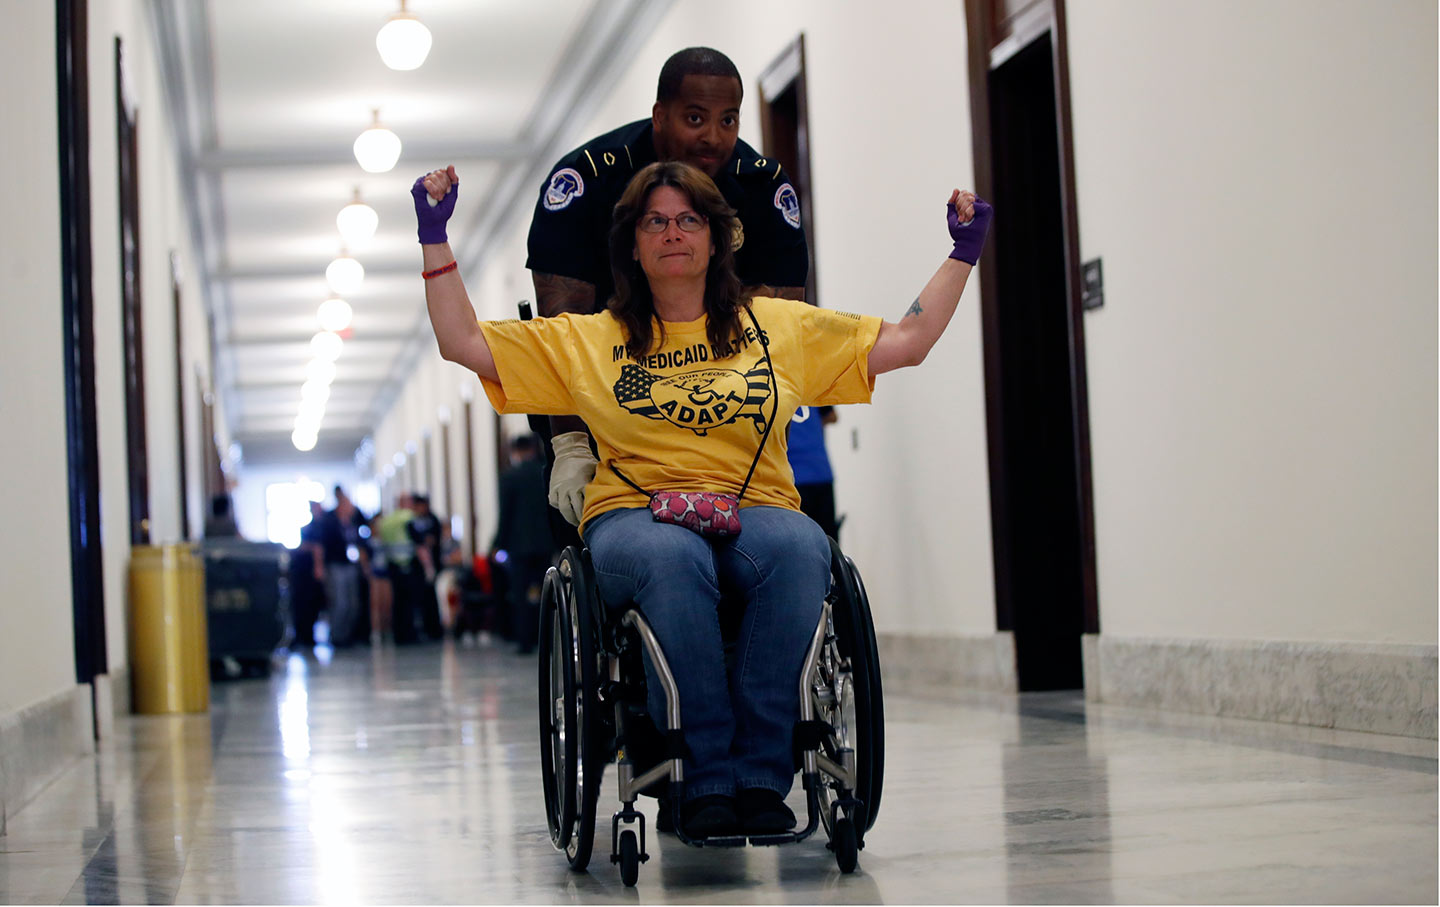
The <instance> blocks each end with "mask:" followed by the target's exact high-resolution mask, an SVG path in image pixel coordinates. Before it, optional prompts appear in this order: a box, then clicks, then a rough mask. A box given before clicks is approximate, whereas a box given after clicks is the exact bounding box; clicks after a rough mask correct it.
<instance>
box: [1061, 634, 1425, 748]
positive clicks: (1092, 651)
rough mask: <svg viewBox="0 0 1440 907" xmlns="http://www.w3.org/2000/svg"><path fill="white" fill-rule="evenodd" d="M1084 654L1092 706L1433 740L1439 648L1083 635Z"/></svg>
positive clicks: (1382, 644) (1086, 678)
mask: <svg viewBox="0 0 1440 907" xmlns="http://www.w3.org/2000/svg"><path fill="white" fill-rule="evenodd" d="M1083 653H1084V665H1085V696H1086V698H1087V699H1089V700H1091V701H1092V702H1104V703H1112V704H1115V705H1126V706H1139V707H1150V708H1159V709H1173V710H1175V711H1182V712H1198V713H1201V714H1206V715H1219V716H1226V717H1231V718H1255V719H1260V720H1264V721H1279V722H1285V723H1288V724H1303V725H1312V726H1315V727H1327V728H1340V729H1344V730H1354V731H1369V732H1372V733H1380V734H1400V735H1404V736H1407V737H1428V738H1432V739H1433V738H1435V736H1436V706H1437V702H1436V679H1437V672H1436V667H1437V649H1436V647H1435V646H1425V645H1400V644H1387V643H1314V642H1271V641H1262V640H1192V639H1139V638H1116V637H1112V636H1107V635H1104V634H1101V635H1093V634H1087V635H1086V636H1085V637H1084V639H1083Z"/></svg>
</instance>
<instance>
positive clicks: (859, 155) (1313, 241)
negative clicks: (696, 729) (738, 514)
mask: <svg viewBox="0 0 1440 907" xmlns="http://www.w3.org/2000/svg"><path fill="white" fill-rule="evenodd" d="M1067 9H1068V10H1069V12H1068V15H1069V21H1070V45H1069V49H1070V58H1071V75H1072V90H1073V116H1074V127H1075V156H1076V176H1077V181H1078V193H1079V205H1080V234H1081V242H1082V250H1083V254H1084V257H1085V258H1092V257H1096V256H1103V257H1104V259H1105V265H1106V268H1105V272H1106V277H1107V284H1108V285H1107V287H1106V291H1107V292H1106V299H1107V304H1106V308H1105V309H1104V310H1101V311H1100V312H1098V313H1092V314H1090V315H1087V316H1086V330H1087V333H1088V339H1087V342H1088V348H1087V359H1088V363H1089V379H1090V386H1089V390H1090V412H1091V422H1092V425H1091V428H1092V454H1093V462H1094V479H1095V501H1096V522H1097V530H1096V531H1097V538H1098V543H1099V565H1098V572H1099V583H1100V616H1101V623H1102V626H1103V629H1104V631H1105V632H1106V633H1108V634H1114V635H1123V636H1180V637H1190V638H1249V639H1288V640H1333V641H1342V642H1344V641H1373V642H1383V641H1406V642H1424V643H1429V642H1433V641H1434V639H1435V636H1436V611H1435V588H1436V555H1435V552H1436V541H1437V539H1436V506H1435V501H1436V492H1437V489H1436V479H1435V463H1436V443H1435V437H1436V421H1435V413H1436V403H1437V401H1436V389H1435V388H1436V385H1435V380H1434V378H1435V372H1436V354H1435V337H1436V308H1435V290H1436V285H1435V282H1434V273H1433V271H1434V265H1435V258H1434V255H1435V248H1436V208H1435V202H1434V199H1435V197H1436V176H1435V160H1436V142H1435V135H1436V95H1435V84H1436V62H1435V61H1436V56H1435V48H1434V41H1433V35H1434V33H1435V24H1436V22H1435V9H1434V6H1433V4H1426V3H1423V2H1396V3H1391V4H1384V5H1373V6H1365V7H1361V6H1357V5H1354V4H1348V3H1343V2H1338V0H1330V2H1326V3H1311V2H1308V0H1276V2H1273V3H1270V4H1265V5H1262V6H1260V7H1255V6H1254V5H1253V4H1241V3H1238V2H1230V3H1225V4H1216V3H1211V2H1200V0H1187V2H1177V3H1167V4H1153V3H1146V2H1141V0H1129V2H1094V0H1087V2H1085V3H1070V4H1068V5H1067ZM963 19H964V16H963V5H962V4H959V3H952V2H944V3H942V2H912V3H907V4H906V5H905V7H904V8H903V10H896V9H895V8H894V7H886V6H881V5H870V4H863V5H862V4H846V5H844V6H843V7H839V6H837V5H836V4H833V3H825V2H820V0H814V2H795V3H788V4H781V5H776V4H762V3H758V2H750V0H741V2H736V3H732V4H730V5H728V6H727V7H726V10H725V14H724V15H723V16H722V15H717V14H716V12H715V10H714V8H713V7H711V6H709V5H703V4H700V3H698V2H688V0H680V2H677V3H675V4H674V5H673V6H671V7H670V9H669V11H668V13H667V14H666V15H665V17H664V19H663V21H662V22H661V23H660V24H659V26H658V28H657V29H656V31H655V32H654V33H653V35H652V36H651V37H650V38H649V39H648V40H647V41H646V42H645V43H644V45H643V46H642V47H641V48H640V50H639V51H638V53H637V54H636V55H635V57H634V62H633V65H631V66H630V67H629V68H628V69H627V70H626V72H625V74H624V75H623V76H622V77H621V78H620V80H619V82H618V84H617V85H616V86H615V88H614V89H613V90H611V91H610V92H608V94H607V100H606V102H605V104H604V105H603V106H602V107H601V108H600V109H598V110H597V111H595V114H594V116H593V117H591V118H590V119H589V120H588V121H578V120H577V121H576V122H575V123H574V124H573V125H572V127H571V138H572V140H573V142H572V143H573V144H578V143H579V142H581V141H583V140H584V139H586V138H588V137H590V136H592V135H595V134H598V133H600V132H604V131H608V130H609V129H612V128H614V127H615V126H617V125H619V124H621V123H624V122H628V121H630V120H633V119H638V118H640V117H643V116H646V115H647V114H648V112H649V109H650V106H651V103H652V102H653V99H654V91H655V79H656V76H657V74H658V72H659V69H660V66H661V64H662V63H663V61H664V60H665V58H666V57H668V56H669V55H670V54H671V53H673V52H674V51H675V50H678V49H680V48H682V47H685V46H688V45H693V44H706V45H710V46H714V47H717V48H719V49H721V50H723V51H724V52H725V53H727V54H728V55H729V56H730V57H731V58H732V59H733V60H734V61H735V63H736V65H737V66H738V67H739V68H740V70H741V73H742V75H743V76H744V78H745V88H746V93H747V101H746V106H745V109H744V115H743V116H742V129H741V132H742V136H743V137H744V138H746V139H747V140H748V141H750V142H751V143H752V144H756V145H758V144H759V123H758V117H757V99H756V94H757V92H758V89H757V87H756V78H757V76H758V74H759V72H760V71H761V70H762V69H763V68H764V67H765V66H766V65H767V64H768V63H770V62H771V61H772V60H773V59H774V58H775V57H776V56H777V55H778V54H779V53H780V51H781V49H782V48H783V47H785V46H786V45H787V44H788V43H789V42H790V41H791V40H793V39H794V37H795V36H796V35H797V34H799V33H800V32H801V31H803V32H804V34H805V41H806V56H807V61H806V62H807V67H808V78H809V84H808V88H809V102H810V127H811V140H812V150H811V154H812V165H813V174H814V177H813V179H814V186H813V188H812V199H813V205H814V222H813V223H812V225H811V227H812V228H813V229H814V230H815V232H816V234H817V236H818V239H819V247H818V249H817V252H816V258H817V264H818V270H817V277H818V284H819V293H820V300H821V302H822V304H823V305H825V306H827V307H830V308H839V309H846V310H850V311H855V312H863V313H873V314H879V315H882V316H885V317H888V318H890V319H895V318H898V316H900V315H901V313H903V311H904V309H905V308H906V306H907V305H908V303H909V301H910V300H911V299H913V298H914V294H915V293H916V291H917V290H918V289H919V287H920V286H921V284H922V283H923V281H924V280H925V279H926V278H927V277H928V276H929V275H930V274H931V273H932V272H933V270H934V268H935V266H936V265H937V264H938V262H939V261H940V259H941V258H942V257H943V255H944V254H945V251H946V248H947V246H948V243H947V241H946V237H945V233H944V230H943V227H942V225H941V222H940V219H939V215H938V211H939V208H940V204H939V203H940V201H942V200H943V199H944V198H945V197H946V195H947V194H948V192H949V190H950V189H951V188H953V187H957V186H965V185H969V184H970V183H971V182H972V180H973V164H972V161H971V157H970V149H971V137H970V112H969V103H968V77H967V63H966V59H965V53H964V48H965V47H966V36H965V23H964V21H963ZM1217 48H1223V54H1218V51H1217ZM1222 56H1223V64H1222V62H1221V58H1222ZM537 188H538V187H537ZM532 199H533V196H530V197H527V198H526V199H525V206H526V208H527V209H528V206H529V204H531V203H532ZM1002 216H1003V214H1002ZM528 221H529V216H528V211H527V212H525V213H523V214H522V216H520V217H518V218H517V222H516V225H515V227H514V228H513V229H512V231H511V232H510V235H509V237H508V240H507V241H506V242H505V244H504V248H503V249H502V250H501V251H500V252H499V253H497V254H496V255H494V256H492V258H491V259H490V261H489V263H488V264H487V265H486V267H484V268H483V270H482V271H481V272H480V273H478V274H477V273H467V274H466V280H467V285H468V286H469V287H470V288H471V292H472V296H474V298H475V300H476V309H477V312H478V313H479V315H480V317H482V318H496V317H513V314H514V310H513V304H514V300H515V299H516V298H519V297H521V296H529V295H530V284H529V277H528V274H527V273H526V272H525V271H524V269H523V261H524V251H523V250H524V234H525V230H526V228H527V226H528ZM978 309H979V286H978V282H976V283H973V284H972V286H971V287H970V289H969V290H967V292H966V298H965V300H964V302H963V303H962V306H961V309H960V310H959V312H958V313H957V315H956V317H955V320H954V322H953V323H952V324H951V326H950V329H949V331H948V332H947V333H946V335H945V337H944V338H943V339H942V340H941V342H940V344H939V345H938V346H937V347H936V349H935V351H934V352H933V353H932V354H931V357H930V359H929V361H928V362H927V363H926V364H925V365H924V366H923V367H922V368H920V369H916V370H908V371H905V372H902V373H899V374H895V375H886V376H884V377H883V378H881V379H880V381H879V384H878V387H877V391H876V395H875V403H874V405H872V406H857V407H846V408H844V411H843V412H842V414H841V422H840V425H839V426H837V428H836V429H834V430H832V432H831V434H830V454H831V458H832V460H833V461H834V464H835V469H836V475H837V481H836V493H837V498H838V504H839V509H840V511H841V512H842V513H845V514H847V515H848V520H847V522H846V524H845V529H844V533H843V534H844V541H845V547H846V549H847V551H849V552H850V553H851V554H852V556H854V557H855V558H856V560H857V562H858V563H859V565H860V567H861V569H862V571H863V572H864V575H865V578H866V582H867V585H868V586H869V587H870V593H871V599H872V602H873V603H874V607H875V621H876V624H877V628H878V629H879V630H880V632H882V633H913V634H923V635H928V636H932V637H947V636H949V637H954V636H963V635H970V634H982V635H983V634H989V633H993V632H994V630H995V618H994V592H993V589H994V577H993V572H992V562H991V539H990V518H989V486H988V463H987V457H986V448H985V438H986V422H985V413H984V385H983V376H982V348H981V338H980V323H979V316H978ZM424 393H425V392H424V391H422V389H421V385H420V384H419V383H418V382H417V381H412V383H411V388H410V390H408V391H407V394H408V395H409V396H407V398H406V400H407V402H406V404H405V406H406V408H407V410H406V412H408V413H413V412H421V411H424V410H425V409H426V408H427V407H429V408H433V405H434V404H435V403H437V402H440V401H437V400H433V399H429V398H424V399H422V398H423V397H424ZM413 418H414V417H413V416H411V415H407V414H406V413H402V412H398V411H392V412H391V414H390V415H389V416H388V417H387V420H386V428H385V429H384V430H383V431H382V432H381V434H382V435H383V436H384V437H385V438H386V444H389V445H391V447H390V448H389V450H388V452H386V453H385V456H388V455H389V454H390V453H393V452H394V450H395V449H398V448H396V447H395V446H394V445H396V444H398V443H399V442H400V435H402V434H404V433H405V432H414V431H415V430H416V424H414V423H413ZM406 419H411V420H412V422H411V423H407V424H405V425H404V426H403V428H402V426H401V423H402V422H405V420H406ZM852 433H855V434H857V435H858V449H854V450H852V449H851V445H850V440H851V437H852ZM414 437H417V438H418V434H416V435H414ZM382 446H383V445H382ZM486 450H487V451H488V448H486ZM483 453H484V452H480V453H477V462H479V463H485V462H487V461H488V459H489V457H488V455H482V454H483ZM492 487H493V486H485V485H483V484H482V485H481V488H482V489H486V488H492ZM483 511H484V507H483V505H482V512H483ZM482 523H483V519H482Z"/></svg>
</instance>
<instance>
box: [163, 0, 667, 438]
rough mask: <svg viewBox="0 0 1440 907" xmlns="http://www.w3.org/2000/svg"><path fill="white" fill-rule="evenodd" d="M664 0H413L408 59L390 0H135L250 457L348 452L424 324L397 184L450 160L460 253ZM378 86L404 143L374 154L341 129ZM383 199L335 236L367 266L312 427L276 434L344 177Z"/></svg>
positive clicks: (405, 194) (282, 427) (384, 115)
mask: <svg viewBox="0 0 1440 907" xmlns="http://www.w3.org/2000/svg"><path fill="white" fill-rule="evenodd" d="M668 5H669V0H545V2H543V3H541V2H517V0H411V2H409V4H408V7H409V12H410V13H411V14H413V15H415V16H417V17H418V18H419V19H420V20H421V21H422V22H423V23H424V24H425V25H426V26H427V27H428V28H429V30H430V32H431V34H432V36H433V38H434V43H433V46H432V48H431V50H430V54H429V57H428V58H427V59H426V61H425V63H424V65H422V66H421V67H420V68H419V69H416V70H412V71H408V72H398V71H394V70H391V69H389V68H387V67H386V66H385V64H384V63H383V62H382V61H381V59H380V56H379V53H378V52H377V51H376V49H375V34H376V32H377V31H378V30H379V29H380V27H381V26H382V25H384V24H385V22H386V20H387V19H388V18H389V17H390V16H391V15H392V14H394V13H395V12H397V11H398V10H399V6H400V3H399V0H304V2H295V0H243V2H242V0H202V2H195V0H149V11H150V14H151V24H152V25H153V27H154V32H155V35H156V37H157V45H158V48H159V56H160V61H161V67H162V70H163V75H164V79H165V82H166V85H167V102H168V106H169V113H170V115H171V118H172V120H173V122H174V123H175V125H176V128H175V141H176V145H177V153H178V157H179V160H180V169H181V171H182V173H181V177H182V181H183V189H184V191H185V194H186V195H187V197H188V198H189V199H191V200H192V201H193V204H191V205H190V206H189V211H188V214H189V217H190V224H189V227H190V231H191V233H192V238H193V239H194V242H195V247H196V249H197V250H198V253H197V254H198V257H199V262H198V263H197V266H198V267H200V268H201V269H202V270H203V272H204V273H203V275H201V276H200V279H199V281H198V282H199V284H200V286H201V288H202V291H203V294H204V297H205V302H206V305H207V307H208V308H209V310H210V312H211V314H212V318H213V328H214V341H215V363H214V369H213V371H214V383H215V391H216V393H217V394H218V395H219V396H220V397H221V399H222V401H223V407H222V408H223V411H224V413H225V418H226V420H227V422H228V428H229V430H230V434H231V436H232V439H233V440H234V441H237V442H239V444H240V445H241V447H242V450H243V451H244V453H243V457H244V461H245V462H246V463H248V464H257V463H261V462H281V461H296V460H300V459H308V458H315V459H326V460H336V459H340V460H349V459H350V458H351V457H352V456H353V455H354V452H355V449H356V447H357V446H358V445H359V444H360V442H361V440H362V439H363V438H364V437H365V436H366V435H368V434H370V433H371V432H372V430H373V429H374V427H375V426H376V424H377V423H378V422H379V421H380V419H381V418H382V417H383V416H384V414H385V412H386V411H387V410H388V408H389V406H390V404H391V403H392V402H393V401H394V400H395V398H396V397H397V395H398V393H399V390H400V386H401V385H402V383H403V381H404V380H405V378H406V377H407V376H408V375H409V374H410V372H411V371H412V370H413V367H414V365H415V363H416V361H417V360H418V356H419V355H420V353H421V351H422V350H423V349H424V348H425V347H426V345H427V344H431V343H433V338H432V337H430V335H429V323H428V321H427V319H426V316H425V305H424V295H423V289H422V284H421V282H420V280H419V279H418V275H417V271H418V270H419V262H420V255H419V250H418V249H417V248H416V240H415V221H414V213H413V210H412V208H411V201H410V196H409V187H410V184H411V182H413V180H414V179H415V177H416V176H417V175H418V174H420V173H422V172H424V171H425V170H427V169H430V168H431V167H434V166H440V165H443V164H451V163H453V164H455V165H456V167H457V168H458V169H459V170H461V171H462V172H463V173H464V174H465V184H466V190H467V192H466V194H467V196H468V197H469V198H471V199H475V200H483V201H481V202H480V203H479V204H474V205H468V206H467V208H468V210H469V212H470V214H469V215H468V216H469V217H471V218H473V219H472V220H469V221H467V222H466V223H465V224H464V229H463V231H458V235H463V236H464V237H466V239H465V241H464V244H463V246H462V248H460V249H457V250H456V251H457V255H458V256H459V257H460V258H461V260H462V261H464V262H465V263H466V264H467V267H469V268H474V267H478V266H479V265H480V263H481V262H482V261H483V260H484V258H485V257H486V255H487V253H488V251H489V248H490V246H491V245H492V243H493V242H494V241H495V240H496V239H497V238H498V237H500V236H502V235H503V231H504V229H505V228H507V227H508V226H510V225H511V224H512V223H513V220H514V218H516V217H521V216H528V208H529V205H530V198H531V197H532V195H533V193H534V192H535V191H536V187H538V186H539V184H540V181H541V180H542V179H543V178H544V175H545V172H546V171H547V169H548V167H549V166H550V165H551V164H552V163H553V162H554V161H555V160H556V159H557V158H558V157H560V155H561V154H563V153H564V152H565V151H566V150H568V149H569V147H570V146H571V145H573V144H574V143H575V142H577V141H579V140H580V139H583V136H574V135H571V134H569V131H568V129H567V127H568V124H569V123H570V122H572V121H580V122H583V121H584V120H585V119H587V117H585V115H584V113H585V111H586V110H587V109H591V108H593V106H594V104H595V101H596V99H597V98H598V97H599V96H600V93H601V92H603V91H604V90H605V89H606V88H607V87H608V86H609V85H610V84H613V81H614V79H615V78H616V77H618V75H619V70H620V68H621V62H620V61H622V60H624V59H625V58H626V56H627V51H628V50H630V49H631V48H633V47H635V46H636V45H637V44H638V43H639V42H640V41H643V39H644V38H645V36H646V35H647V34H648V33H649V31H650V30H651V29H652V28H653V27H654V24H655V22H656V21H658V19H659V18H660V16H661V15H662V14H663V12H664V10H665V8H666V7H668ZM372 108H379V116H380V119H381V121H382V122H383V123H384V125H385V126H387V127H388V128H390V129H391V130H393V131H394V132H395V133H396V134H397V135H398V136H399V137H400V139H401V141H402V143H403V150H402V152H401V156H400V160H399V162H398V163H397V164H396V166H395V168H394V169H393V170H391V171H389V172H388V173H381V174H370V173H366V172H365V171H364V170H362V169H361V168H360V166H359V164H358V163H357V162H356V160H355V157H354V154H353V152H352V150H351V147H352V144H353V142H354V140H355V138H356V136H358V135H359V134H360V133H361V132H362V131H363V130H365V129H366V128H368V127H369V126H370V124H371V117H372V114H371V109H372ZM357 187H358V188H359V190H360V193H361V196H362V197H363V199H364V200H365V202H366V203H367V204H369V205H370V206H371V207H372V208H374V209H375V211H376V213H377V214H378V215H379V228H378V229H377V230H376V232H375V235H374V236H373V238H371V239H370V240H368V241H367V242H365V243H364V244H363V245H357V246H355V247H353V248H351V249H350V250H349V252H350V254H351V255H352V256H353V257H354V258H356V259H357V260H358V261H360V263H361V264H362V265H364V267H365V274H366V276H365V281H364V283H363V285H362V286H361V288H360V289H358V290H356V291H354V292H352V293H348V294H346V296H345V298H346V300H347V301H348V302H349V303H350V304H351V307H352V308H353V310H354V319H353V322H352V324H351V327H350V328H349V329H348V331H347V332H346V333H345V335H344V336H345V344H344V348H343V351H342V352H341V354H340V356H339V358H338V359H337V360H336V363H335V365H336V372H335V379H334V382H333V383H332V385H331V389H330V396H329V399H328V401H327V404H326V408H325V416H324V419H323V421H322V422H321V425H320V430H319V433H318V438H319V440H318V442H317V443H316V446H315V449H314V450H312V451H310V452H309V453H307V454H301V453H300V452H299V451H297V450H296V449H295V447H294V446H292V444H291V441H290V435H291V432H292V430H293V429H294V424H295V417H296V415H297V413H298V411H299V408H300V401H301V394H300V388H301V385H302V383H303V382H304V381H305V377H306V364H307V362H309V360H310V359H311V358H312V353H311V348H310V338H311V337H312V336H313V335H314V334H315V333H316V332H317V331H319V330H320V326H319V320H318V317H317V315H316V310H317V308H318V307H319V305H320V303H321V302H323V301H324V300H325V299H326V298H327V296H329V295H330V291H329V288H328V286H327V283H326V280H325V268H326V266H327V265H328V264H329V263H330V261H331V260H332V259H333V258H335V257H336V256H337V255H339V254H340V252H341V246H342V242H341V239H340V234H339V231H338V229H337V227H336V224H335V215H336V214H337V213H338V212H339V210H340V209H341V208H342V207H344V206H345V205H346V204H348V203H349V202H350V200H351V198H352V195H353V193H354V191H355V189H356V188H357Z"/></svg>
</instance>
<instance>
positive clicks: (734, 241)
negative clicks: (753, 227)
mask: <svg viewBox="0 0 1440 907" xmlns="http://www.w3.org/2000/svg"><path fill="white" fill-rule="evenodd" d="M743 245H745V225H744V224H742V223H740V218H738V217H737V218H735V232H734V233H732V234H730V251H731V252H739V251H740V247H741V246H743Z"/></svg>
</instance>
